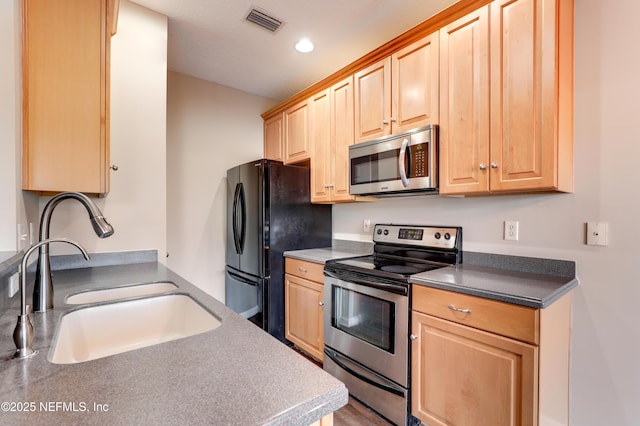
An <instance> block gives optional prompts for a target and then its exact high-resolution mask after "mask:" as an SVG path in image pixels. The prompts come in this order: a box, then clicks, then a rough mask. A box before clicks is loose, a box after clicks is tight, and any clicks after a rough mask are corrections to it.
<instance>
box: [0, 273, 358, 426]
mask: <svg viewBox="0 0 640 426" xmlns="http://www.w3.org/2000/svg"><path fill="white" fill-rule="evenodd" d="M158 280H169V281H172V282H174V283H175V284H176V285H178V287H179V289H178V290H176V291H180V292H188V293H189V294H190V295H191V296H192V297H193V298H194V299H196V300H198V301H199V302H200V303H201V304H202V306H203V307H205V308H206V309H207V310H209V311H210V312H211V313H213V314H214V315H215V316H216V317H218V319H220V320H221V323H222V324H221V326H220V327H218V328H216V329H214V330H212V331H209V332H206V333H203V334H199V335H196V336H192V337H188V338H184V339H179V340H175V341H171V342H167V343H162V344H159V345H155V346H150V347H146V348H142V349H137V350H134V351H130V352H125V353H122V354H118V355H113V356H109V357H105V358H101V359H96V360H93V361H88V362H83V363H78V364H67V365H60V364H52V363H50V362H49V361H47V356H48V352H49V349H50V346H51V344H52V338H53V335H54V332H55V330H56V325H57V323H58V321H59V319H60V317H61V315H62V314H64V313H65V312H67V311H69V310H71V309H74V308H75V307H74V306H71V305H66V304H65V303H64V300H65V297H66V296H67V295H68V294H70V293H74V292H77V291H80V290H83V289H87V288H101V287H112V286H116V285H125V284H131V283H143V282H150V281H158ZM54 288H55V300H54V303H55V308H54V309H53V310H52V311H50V312H47V313H45V314H31V317H32V323H33V326H34V329H35V333H36V337H35V340H34V345H33V347H34V349H36V350H37V351H38V354H36V355H35V356H34V357H32V358H29V359H26V360H13V359H10V356H11V355H12V354H13V352H14V351H15V346H14V343H13V340H12V337H11V335H12V333H13V329H14V327H15V324H16V319H17V315H18V312H19V298H18V297H14V298H13V299H14V300H13V301H12V304H11V306H10V307H9V309H8V311H7V312H6V313H5V314H4V315H2V316H0V351H1V354H2V355H1V357H2V358H1V359H0V384H1V390H0V403H2V404H3V405H2V413H0V418H1V419H2V423H3V424H163V425H168V424H176V425H177V424H180V425H183V424H215V425H280V424H286V425H308V424H311V423H313V422H315V421H316V420H318V419H320V418H322V417H324V416H325V415H327V414H329V413H331V412H333V411H335V410H337V409H338V408H340V407H341V406H343V405H345V404H346V403H347V399H348V392H347V389H346V388H345V386H344V384H342V383H341V382H340V381H338V380H337V379H335V378H333V377H332V376H331V375H329V374H327V373H325V372H324V371H323V370H322V369H320V368H318V367H317V366H316V365H314V364H313V363H311V362H309V361H308V360H306V359H305V358H303V357H301V356H300V355H298V354H297V353H296V352H294V351H293V350H291V349H290V348H288V347H287V346H286V345H284V344H283V343H281V342H279V341H278V340H276V339H274V338H273V337H271V336H269V335H268V334H266V333H265V332H263V331H262V330H260V329H258V328H257V327H256V326H255V325H253V324H251V323H250V322H248V321H247V320H245V319H243V318H242V317H240V316H239V315H237V314H236V313H234V312H232V311H231V310H230V309H228V308H227V307H226V306H224V305H223V304H222V303H220V302H218V301H217V300H215V299H214V298H212V297H210V296H209V295H207V294H206V293H204V292H203V291H201V290H200V289H198V288H197V287H195V286H193V285H191V284H190V283H188V282H187V281H185V280H184V279H182V278H181V277H180V276H179V275H177V274H175V273H173V272H172V271H170V270H169V269H167V268H165V267H164V266H162V265H160V264H157V263H140V264H130V265H119V266H102V267H93V268H86V269H72V270H64V271H56V272H55V275H54ZM31 294H32V293H31V290H29V292H28V296H29V297H28V300H29V301H30V296H31ZM105 408H106V410H105ZM20 410H22V412H20Z"/></svg>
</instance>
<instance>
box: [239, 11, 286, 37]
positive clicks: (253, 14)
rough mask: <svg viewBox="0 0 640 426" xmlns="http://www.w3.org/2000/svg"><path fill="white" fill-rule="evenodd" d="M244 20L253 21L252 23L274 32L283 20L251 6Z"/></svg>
mask: <svg viewBox="0 0 640 426" xmlns="http://www.w3.org/2000/svg"><path fill="white" fill-rule="evenodd" d="M246 20H247V21H249V22H253V23H254V24H256V25H258V26H261V27H262V28H264V29H265V30H268V31H271V32H272V33H275V32H276V31H277V30H278V28H280V26H281V25H282V24H283V22H282V21H281V20H279V19H277V18H274V17H273V16H269V15H268V14H267V13H266V12H264V11H262V10H259V9H256V8H253V9H251V10H250V11H249V14H248V15H247V17H246Z"/></svg>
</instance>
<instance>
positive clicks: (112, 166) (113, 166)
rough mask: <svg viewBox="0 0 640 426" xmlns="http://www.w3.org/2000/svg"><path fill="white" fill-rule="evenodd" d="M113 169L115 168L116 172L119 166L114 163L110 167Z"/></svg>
mask: <svg viewBox="0 0 640 426" xmlns="http://www.w3.org/2000/svg"><path fill="white" fill-rule="evenodd" d="M109 168H110V169H111V170H113V171H114V172H115V171H117V170H118V166H116V165H115V164H112V165H111V167H109Z"/></svg>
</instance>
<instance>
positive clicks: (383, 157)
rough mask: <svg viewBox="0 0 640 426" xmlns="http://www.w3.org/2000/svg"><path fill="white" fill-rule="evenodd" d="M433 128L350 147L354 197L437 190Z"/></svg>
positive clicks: (351, 188) (351, 192)
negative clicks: (355, 195)
mask: <svg viewBox="0 0 640 426" xmlns="http://www.w3.org/2000/svg"><path fill="white" fill-rule="evenodd" d="M435 127H436V126H427V127H424V128H420V129H416V130H414V131H411V132H408V133H404V134H400V135H393V136H387V137H385V138H380V139H376V140H373V141H369V142H362V143H359V144H355V145H351V146H350V147H349V161H350V178H351V181H350V186H349V193H350V194H357V195H371V194H376V195H379V194H385V193H389V194H393V193H398V192H414V191H435V190H437V184H438V181H437V179H438V178H437V173H438V171H437V158H436V157H437V149H436V146H437V143H436V138H435V133H436V129H435Z"/></svg>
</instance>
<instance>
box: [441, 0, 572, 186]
mask: <svg viewBox="0 0 640 426" xmlns="http://www.w3.org/2000/svg"><path fill="white" fill-rule="evenodd" d="M489 52H490V53H489ZM440 66H441V69H440V72H441V76H440V78H441V80H440V96H441V98H440V106H441V110H440V121H441V123H440V124H441V126H440V152H441V157H440V193H441V194H480V193H488V192H496V193H500V192H531V191H564V192H570V191H572V190H573V1H565V0H495V1H494V2H492V3H490V4H489V5H487V6H484V7H482V8H481V9H479V10H477V11H476V12H473V13H471V14H470V15H467V16H466V17H464V18H461V19H460V20H458V21H456V22H453V23H452V24H450V25H447V26H446V27H445V28H444V29H442V30H441V31H440Z"/></svg>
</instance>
